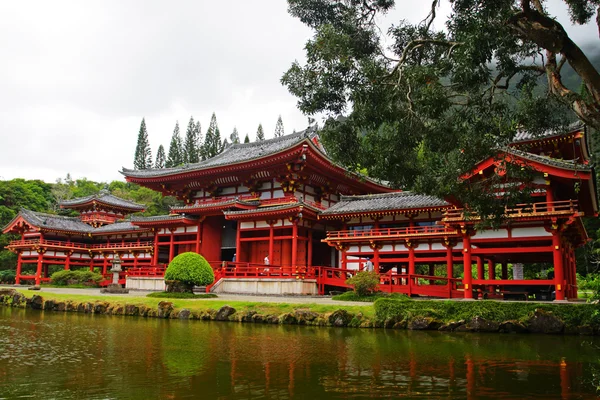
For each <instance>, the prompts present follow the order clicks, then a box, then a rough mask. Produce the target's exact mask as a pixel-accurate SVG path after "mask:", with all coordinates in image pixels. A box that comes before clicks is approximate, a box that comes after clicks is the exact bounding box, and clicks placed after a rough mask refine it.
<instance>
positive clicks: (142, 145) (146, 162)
mask: <svg viewBox="0 0 600 400" xmlns="http://www.w3.org/2000/svg"><path fill="white" fill-rule="evenodd" d="M133 168H135V169H147V168H152V151H151V150H150V142H149V141H148V131H147V130H146V119H145V118H142V123H141V124H140V131H139V133H138V139H137V145H136V147H135V157H134V159H133Z"/></svg>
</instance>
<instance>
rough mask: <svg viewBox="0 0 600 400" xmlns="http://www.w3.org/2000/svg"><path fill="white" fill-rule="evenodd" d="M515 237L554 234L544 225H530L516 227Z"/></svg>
mask: <svg viewBox="0 0 600 400" xmlns="http://www.w3.org/2000/svg"><path fill="white" fill-rule="evenodd" d="M512 236H513V237H536V236H544V237H549V236H552V234H551V233H550V232H548V231H546V230H545V229H544V228H543V227H541V226H537V227H530V228H515V229H513V230H512Z"/></svg>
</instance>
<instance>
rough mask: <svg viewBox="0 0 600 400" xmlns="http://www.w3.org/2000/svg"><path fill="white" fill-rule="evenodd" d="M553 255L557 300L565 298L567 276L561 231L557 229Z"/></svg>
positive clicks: (554, 235) (553, 239)
mask: <svg viewBox="0 0 600 400" xmlns="http://www.w3.org/2000/svg"><path fill="white" fill-rule="evenodd" d="M552 257H553V261H554V286H555V290H556V300H564V299H565V277H564V266H563V254H562V248H561V243H560V232H559V231H558V230H557V229H554V230H553V231H552Z"/></svg>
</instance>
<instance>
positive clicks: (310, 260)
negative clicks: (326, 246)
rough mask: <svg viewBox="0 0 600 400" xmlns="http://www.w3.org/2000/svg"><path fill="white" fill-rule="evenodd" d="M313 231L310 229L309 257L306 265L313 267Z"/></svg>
mask: <svg viewBox="0 0 600 400" xmlns="http://www.w3.org/2000/svg"><path fill="white" fill-rule="evenodd" d="M312 241H313V233H312V229H309V230H308V255H307V257H308V259H307V260H306V265H307V266H309V267H312V253H313V243H312Z"/></svg>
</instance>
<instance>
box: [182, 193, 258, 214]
mask: <svg viewBox="0 0 600 400" xmlns="http://www.w3.org/2000/svg"><path fill="white" fill-rule="evenodd" d="M236 199H237V200H240V201H245V200H257V197H256V196H252V195H249V194H247V195H241V196H223V197H217V198H215V199H210V200H198V201H197V202H195V203H194V204H189V205H187V206H181V207H173V208H172V209H173V211H177V210H182V211H185V210H188V209H190V208H194V207H202V206H209V205H219V204H221V203H226V202H228V201H231V200H236Z"/></svg>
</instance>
